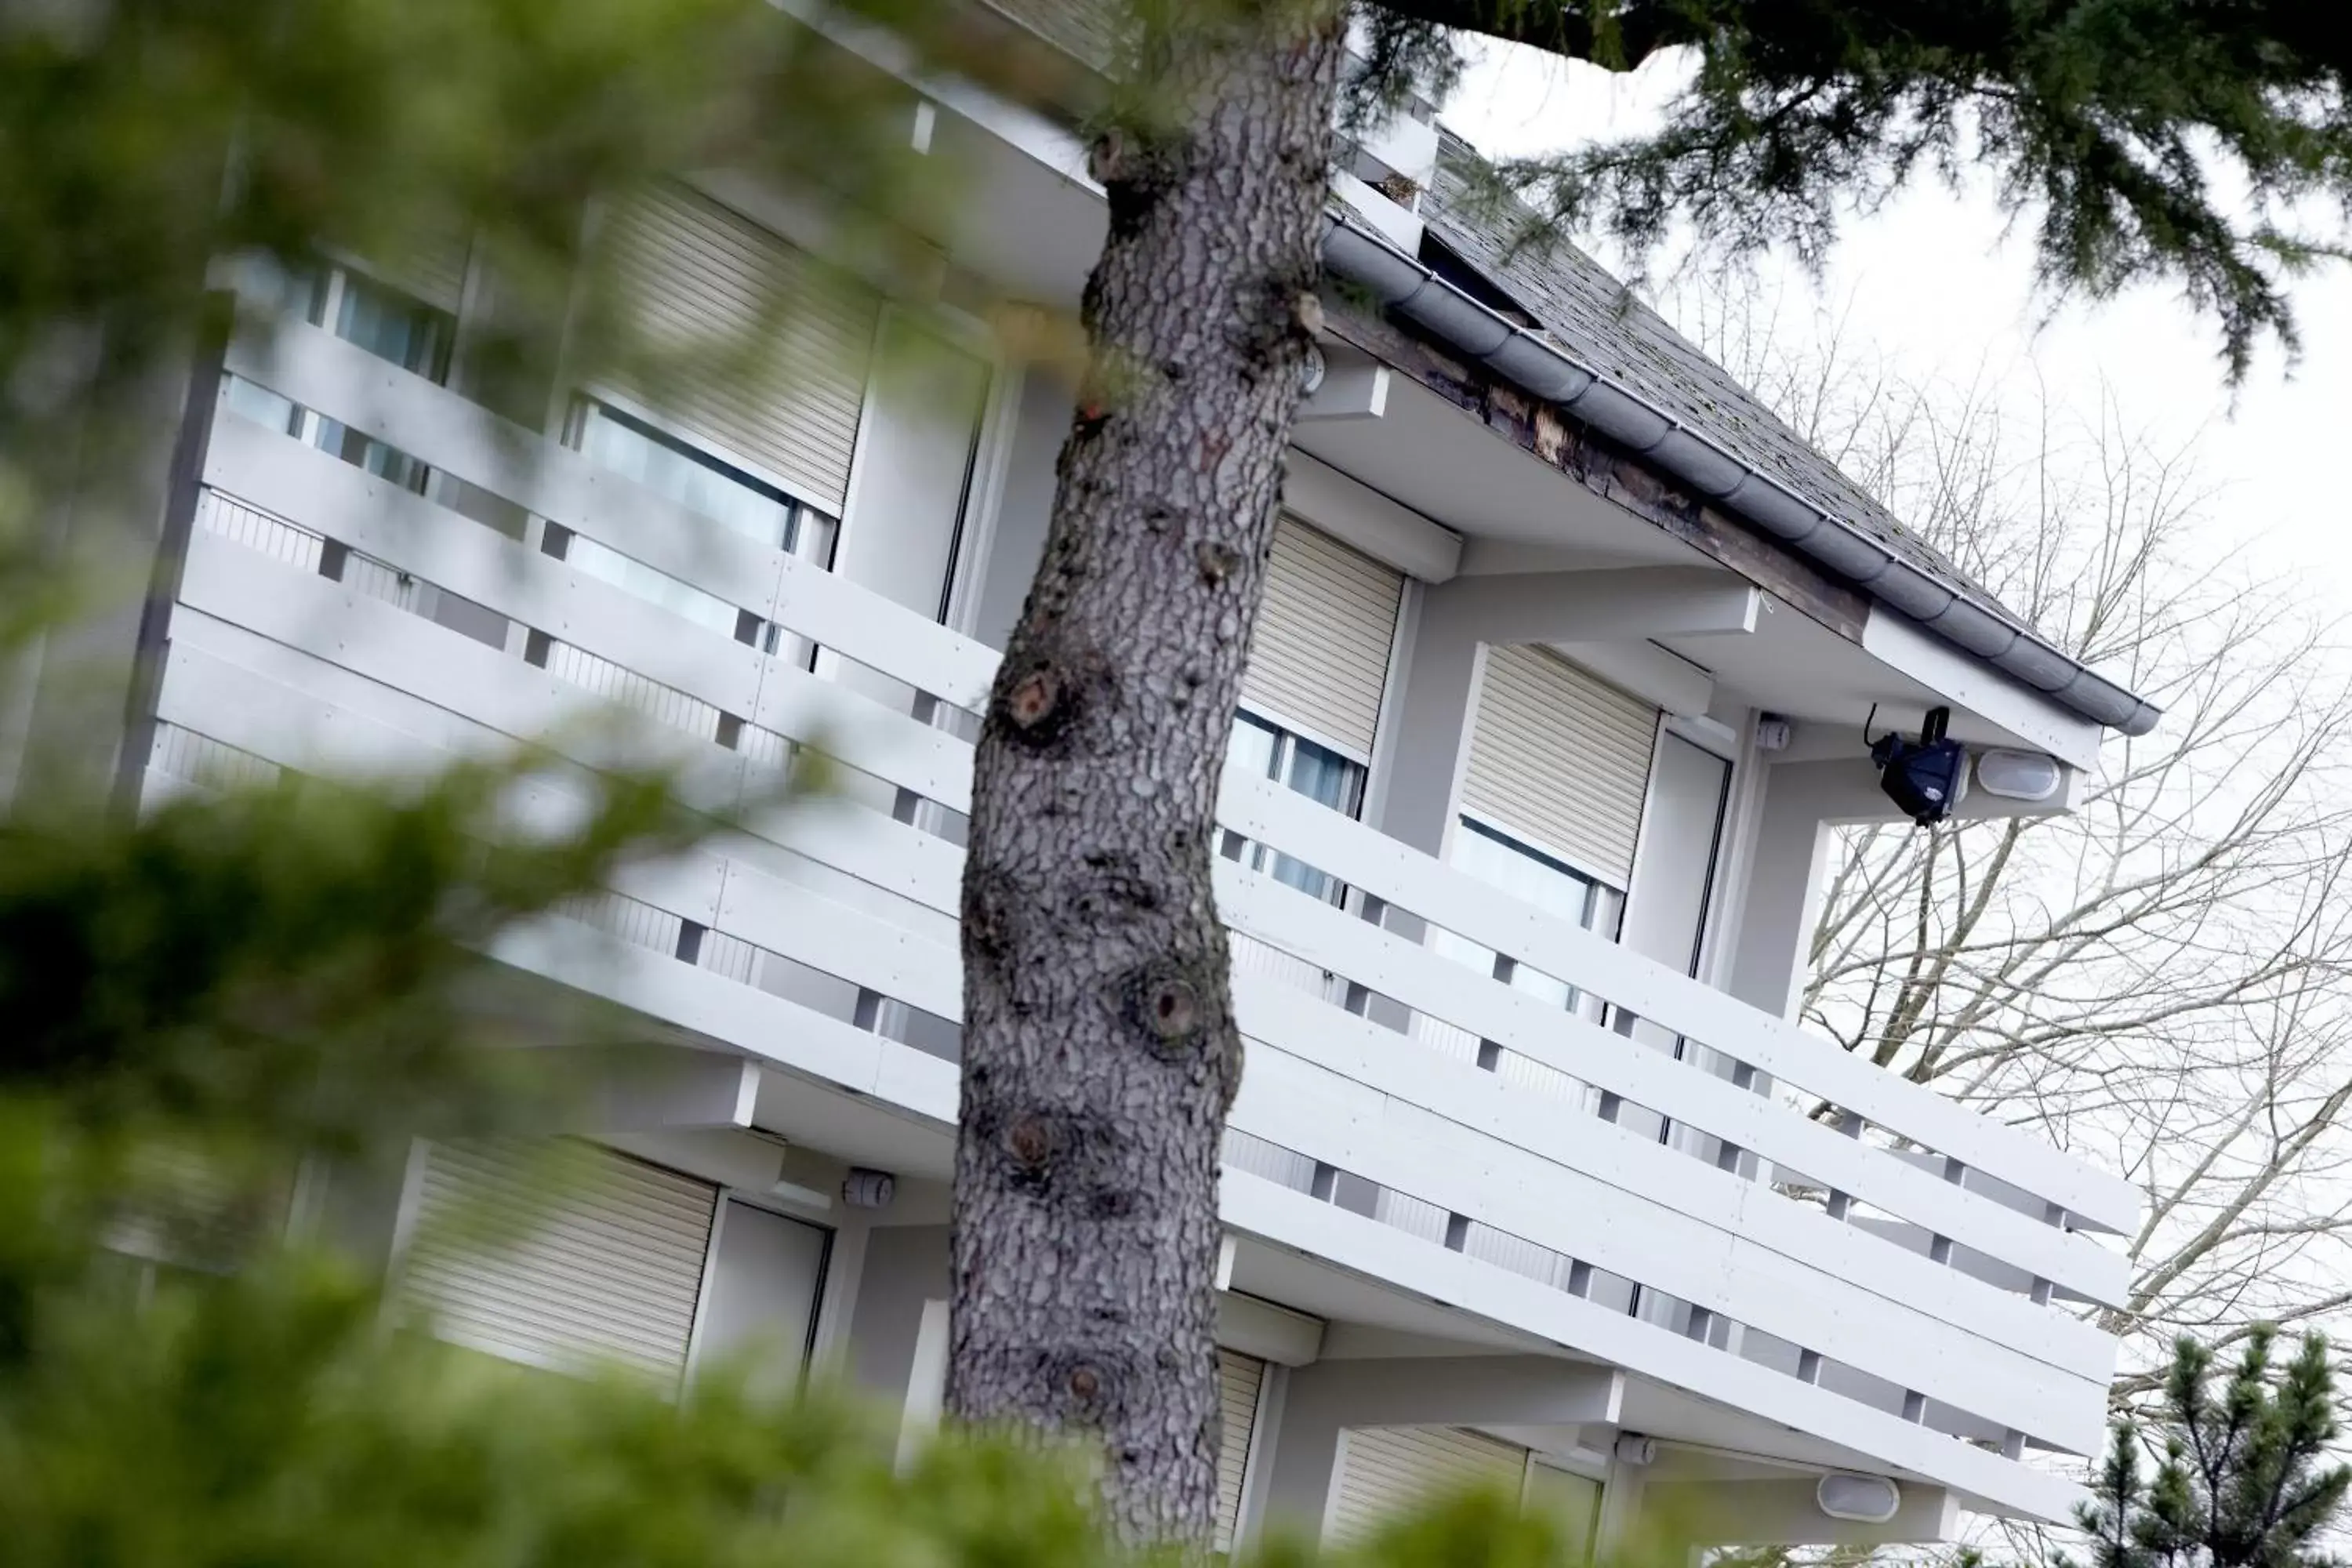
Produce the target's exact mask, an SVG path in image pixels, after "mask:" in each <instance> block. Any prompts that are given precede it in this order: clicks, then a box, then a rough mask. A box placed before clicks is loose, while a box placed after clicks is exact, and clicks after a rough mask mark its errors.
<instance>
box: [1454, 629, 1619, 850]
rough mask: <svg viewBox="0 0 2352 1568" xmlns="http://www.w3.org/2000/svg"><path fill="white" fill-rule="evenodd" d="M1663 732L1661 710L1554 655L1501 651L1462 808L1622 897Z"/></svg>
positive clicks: (1490, 663)
mask: <svg viewBox="0 0 2352 1568" xmlns="http://www.w3.org/2000/svg"><path fill="white" fill-rule="evenodd" d="M1657 731H1658V710H1657V709H1655V708H1654V707H1653V706H1651V705H1650V704H1649V703H1647V702H1644V701H1643V700H1641V699H1640V698H1638V697H1635V696H1633V695H1631V694H1630V693H1627V692H1624V691H1621V690H1619V689H1617V688H1616V687H1614V686H1612V685H1610V684H1609V683H1608V682H1607V681H1605V680H1603V679H1601V678H1600V677H1599V676H1597V675H1593V674H1591V673H1590V672H1589V671H1586V670H1583V669H1580V668H1577V667H1576V666H1575V665H1573V664H1570V662H1569V661H1568V660H1567V659H1564V658H1560V657H1559V655H1558V654H1556V653H1553V652H1551V651H1550V650H1549V648H1542V647H1531V646H1527V645H1513V646H1510V647H1497V648H1495V649H1493V650H1492V651H1491V652H1489V653H1488V654H1487V656H1486V681H1485V684H1484V685H1483V686H1481V687H1480V689H1479V695H1478V721H1477V723H1476V725H1475V727H1474V728H1473V730H1472V732H1471V739H1470V769H1469V777H1468V779H1467V781H1466V783H1465V785H1464V789H1463V802H1464V804H1465V805H1467V806H1468V807H1469V808H1470V809H1471V810H1472V811H1474V812H1476V813H1477V814H1478V815H1480V816H1485V817H1487V818H1490V819H1492V820H1493V821H1494V822H1495V824H1496V826H1500V827H1502V828H1503V829H1505V830H1506V831H1507V832H1511V833H1516V834H1522V835H1525V836H1526V837H1528V839H1530V840H1531V841H1533V843H1534V845H1535V846H1536V847H1538V848H1545V849H1549V850H1551V851H1552V852H1554V853H1556V854H1558V855H1560V856H1562V857H1563V858H1566V859H1567V860H1569V861H1570V863H1571V864H1572V865H1574V866H1575V867H1576V868H1578V869H1579V870H1581V871H1585V872H1588V873H1590V874H1591V875H1593V876H1596V877H1599V878H1600V879H1602V880H1603V881H1605V882H1607V883H1609V884H1610V885H1611V886H1612V887H1614V888H1615V889H1618V890H1619V891H1620V892H1622V891H1623V890H1624V889H1625V888H1626V885H1627V884H1628V883H1629V882H1630V881H1631V880H1632V879H1633V841H1634V839H1635V838H1636V837H1637V836H1638V835H1639V834H1640V832H1641V828H1642V801H1643V796H1644V795H1646V794H1647V793H1648V790H1649V785H1650V756H1651V748H1652V746H1653V744H1654V742H1655V741H1656V738H1657Z"/></svg>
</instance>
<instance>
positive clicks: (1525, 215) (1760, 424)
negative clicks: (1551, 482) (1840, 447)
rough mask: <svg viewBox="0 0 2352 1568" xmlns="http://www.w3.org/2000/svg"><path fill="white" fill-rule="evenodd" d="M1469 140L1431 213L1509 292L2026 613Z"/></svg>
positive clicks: (1710, 426)
mask: <svg viewBox="0 0 2352 1568" xmlns="http://www.w3.org/2000/svg"><path fill="white" fill-rule="evenodd" d="M1475 156H1476V154H1475V153H1472V152H1471V150H1470V148H1469V144H1468V143H1467V142H1464V141H1463V140H1462V139H1461V138H1460V137H1458V136H1456V135H1454V133H1452V132H1445V133H1444V139H1443V144H1442V149H1441V153H1440V161H1439V169H1438V178H1437V181H1436V183H1435V185H1434V186H1433V189H1431V190H1430V191H1429V192H1428V193H1427V195H1426V196H1425V198H1424V200H1423V204H1422V217H1423V220H1424V222H1425V223H1426V224H1427V226H1428V227H1429V229H1430V231H1431V233H1432V234H1433V235H1434V236H1435V237H1436V238H1437V239H1438V240H1439V241H1440V243H1442V244H1444V246H1446V247H1449V248H1451V249H1452V250H1453V251H1454V253H1455V254H1457V255H1458V256H1460V257H1461V258H1462V259H1463V260H1464V261H1465V262H1467V263H1468V264H1469V265H1470V266H1471V267H1472V268H1474V269H1475V271H1476V272H1477V273H1478V274H1479V275H1480V276H1481V277H1482V278H1483V279H1485V280H1486V282H1487V283H1488V284H1490V285H1491V286H1493V287H1494V288H1496V289H1499V290H1500V291H1501V292H1502V293H1504V294H1505V295H1507V296H1508V297H1509V298H1510V299H1511V300H1513V301H1514V302H1515V303H1517V305H1518V306H1519V307H1520V309H1521V310H1523V311H1524V312H1525V313H1526V314H1527V315H1528V318H1529V324H1530V325H1531V326H1534V327H1536V328H1538V329H1539V330H1540V331H1543V332H1544V333H1545V335H1547V336H1549V337H1550V338H1553V339H1555V340H1556V341H1557V342H1559V345H1560V346H1561V347H1562V348H1564V349H1566V350H1568V351H1569V352H1570V353H1572V354H1574V355H1575V356H1576V357H1577V358H1578V359H1580V360H1582V361H1583V362H1584V363H1587V364H1589V365H1591V367H1592V368H1593V369H1595V370H1597V371H1600V372H1601V374H1604V375H1606V376H1608V377H1610V378H1611V379H1612V380H1613V381H1616V382H1618V383H1620V384H1622V385H1623V386H1624V387H1625V388H1626V389H1627V390H1628V391H1630V392H1633V393H1634V394H1636V395H1639V396H1640V397H1642V398H1643V399H1644V400H1645V401H1647V402H1649V403H1650V404H1652V405H1654V406H1656V407H1657V408H1659V409H1662V410H1664V412H1666V413H1668V414H1671V415H1673V416H1675V417H1676V418H1678V419H1680V420H1682V421H1683V422H1684V423H1685V425H1686V426H1689V427H1690V428H1691V429H1692V430H1694V431H1696V432H1697V433H1699V434H1701V435H1704V436H1706V437H1710V438H1711V439H1713V440H1714V441H1715V442H1717V444H1718V445H1720V446H1721V447H1724V449H1725V450H1727V451H1728V452H1729V453H1731V455H1732V456H1734V457H1735V458H1739V459H1741V460H1742V461H1744V462H1747V463H1749V464H1751V465H1753V466H1754V467H1755V468H1758V469H1759V470H1760V471H1762V472H1764V473H1766V474H1768V475H1769V476H1771V477H1772V478H1774V479H1779V480H1780V482H1781V483H1782V484H1784V485H1786V486H1788V487H1789V488H1790V489H1793V490H1795V491H1797V492H1798V493H1799V494H1801V495H1802V496H1805V497H1806V498H1807V499H1809V500H1812V501H1813V502H1815V503H1816V504H1817V505H1819V506H1821V507H1822V509H1823V510H1827V511H1828V512H1829V513H1830V514H1831V515H1832V516H1833V517H1835V518H1837V519H1838V520H1839V521H1843V522H1844V523H1846V524H1847V525H1848V526H1850V527H1852V528H1853V529H1854V530H1856V531H1859V532H1862V533H1864V534H1867V535H1868V536H1870V537H1871V538H1873V539H1874V540H1877V541H1878V542H1881V543H1883V544H1885V546H1886V548H1887V549H1889V550H1890V551H1893V552H1897V553H1899V554H1900V555H1901V556H1902V557H1903V559H1905V560H1906V561H1908V562H1909V563H1911V564H1912V565H1914V566H1916V567H1917V568H1918V569H1919V570H1920V571H1921V572H1922V573H1924V574H1927V575H1928V576H1929V577H1932V578H1934V579H1935V580H1936V581H1937V582H1938V583H1940V584H1943V585H1944V586H1946V587H1948V588H1950V589H1951V590H1952V591H1954V592H1956V593H1959V594H1962V595H1966V596H1967V597H1969V598H1970V599H1972V600H1974V601H1975V602H1976V603H1978V604H1979V605H1982V606H1984V607H1985V608H1986V609H1988V610H1993V611H1998V612H1999V613H2000V615H2002V616H2004V617H2005V618H2007V619H2008V620H2009V621H2011V623H2012V624H2015V625H2019V626H2022V625H2023V624H2024V623H2023V622H2022V621H2021V620H2020V618H2019V617H2018V616H2016V615H2015V614H2014V613H2013V612H2011V611H2010V610H2008V609H2007V608H2006V607H2005V606H2003V605H2000V603H1999V601H1997V600H1996V599H1994V598H1993V596H1992V595H1991V594H1990V593H1989V592H1987V591H1986V589H1985V588H1984V587H1983V585H1982V584H1979V583H1976V582H1975V581H1973V580H1972V579H1970V578H1969V576H1968V574H1965V573H1963V572H1962V571H1961V570H1960V569H1959V568H1958V566H1955V565H1954V564H1953V563H1951V561H1950V560H1949V559H1948V558H1947V557H1946V556H1945V555H1944V554H1943V552H1940V551H1938V550H1937V549H1936V548H1934V547H1933V546H1932V545H1930V544H1928V543H1927V542H1926V541H1924V540H1922V539H1920V538H1919V537H1918V536H1917V535H1916V534H1914V533H1912V532H1911V531H1909V530H1908V529H1906V528H1905V527H1904V526H1903V524H1902V522H1901V521H1899V520H1898V519H1896V518H1895V515H1894V514H1893V513H1892V512H1890V511H1888V510H1886V508H1885V507H1884V506H1883V505H1881V504H1880V503H1879V502H1878V500H1877V499H1876V498H1874V496H1872V495H1871V494H1870V493H1869V492H1868V491H1867V490H1865V489H1863V488H1862V486H1860V485H1859V484H1857V483H1855V482H1854V481H1853V479H1849V478H1848V477H1847V476H1846V475H1845V474H1844V473H1843V472H1842V471H1840V470H1839V468H1838V467H1837V465H1836V464H1834V463H1832V462H1831V461H1830V460H1829V458H1825V457H1823V456H1822V454H1821V453H1819V452H1817V451H1815V450H1814V449H1813V448H1812V447H1811V446H1809V445H1807V444H1806V442H1805V440H1804V438H1803V437H1800V436H1799V435H1798V434H1797V433H1796V432H1795V431H1794V430H1792V429H1790V427H1789V426H1788V424H1787V423H1786V422H1785V421H1783V420H1782V419H1781V418H1780V416H1778V415H1776V414H1774V413H1773V412H1772V411H1771V410H1770V409H1769V408H1768V407H1766V406H1765V405H1764V404H1763V402H1762V401H1761V400H1760V399H1759V398H1758V397H1757V396H1756V395H1755V394H1754V393H1752V392H1750V391H1748V388H1747V387H1745V386H1743V385H1741V384H1739V383H1738V381H1737V380H1735V379H1733V377H1732V375H1731V373H1730V372H1728V371H1727V370H1725V369H1724V368H1723V367H1722V366H1721V365H1719V364H1717V363H1715V361H1714V360H1712V359H1710V358H1708V357H1707V355H1706V353H1705V352H1704V351H1702V350H1701V349H1700V348H1699V347H1698V346H1697V345H1696V343H1693V342H1691V341H1690V340H1689V339H1688V338H1685V337H1684V336H1683V335H1682V334H1681V333H1680V332H1677V331H1675V329H1674V328H1673V327H1671V326H1669V325H1667V324H1666V322H1665V321H1664V318H1663V317H1661V316H1660V315H1659V314H1658V313H1657V312H1656V311H1655V310H1651V309H1650V308H1649V307H1648V306H1647V305H1644V304H1643V303H1641V301H1639V300H1636V299H1634V298H1633V296H1632V295H1631V294H1630V293H1629V292H1628V291H1627V289H1626V288H1625V286H1624V285H1623V284H1622V283H1621V282H1620V281H1619V280H1618V279H1616V278H1615V277H1613V276H1612V275H1611V273H1610V272H1609V271H1608V269H1607V268H1603V267H1602V266H1601V264H1600V263H1599V262H1597V261H1595V260H1593V259H1592V258H1591V257H1589V256H1587V255H1585V254H1584V252H1583V251H1581V250H1580V249H1578V248H1577V247H1575V246H1574V245H1573V244H1571V243H1570V242H1569V241H1568V240H1567V239H1566V238H1564V237H1560V236H1559V234H1558V232H1557V230H1556V228H1554V227H1553V226H1549V225H1546V224H1545V223H1543V221H1542V220H1541V219H1540V218H1538V216H1536V215H1535V214H1534V213H1532V212H1530V211H1528V209H1527V208H1525V207H1514V206H1512V205H1507V204H1497V203H1496V202H1494V201H1493V200H1492V199H1490V198H1489V197H1488V195H1486V193H1485V192H1484V191H1481V190H1478V189H1475V187H1474V184H1473V182H1472V181H1470V180H1469V179H1467V178H1465V172H1466V171H1467V170H1468V169H1470V168H1472V167H1474V166H1475V165H1474V164H1472V163H1471V162H1470V160H1472V159H1475ZM1531 237H1533V238H1532V239H1531Z"/></svg>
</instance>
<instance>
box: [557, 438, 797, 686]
mask: <svg viewBox="0 0 2352 1568" xmlns="http://www.w3.org/2000/svg"><path fill="white" fill-rule="evenodd" d="M569 439H570V441H571V444H572V446H574V447H577V448H579V450H580V451H581V452H582V453H583V454H584V455H586V456H587V457H589V458H593V459H594V460H595V461H596V462H597V463H599V464H601V465H602V466H603V467H604V468H610V469H612V470H613V471H614V473H616V474H619V475H621V476H622V477H623V478H625V479H634V480H635V481H636V482H637V483H638V484H640V485H643V486H644V487H645V488H646V489H649V490H652V491H654V492H655V493H656V494H657V495H660V496H664V497H666V498H667V499H668V500H674V501H676V502H677V504H678V505H680V506H682V507H684V508H686V509H687V510H689V511H693V512H697V513H698V514H700V515H701V516H703V517H707V518H709V519H710V520H711V521H713V522H716V523H718V524H719V526H720V527H722V528H726V529H729V530H730V531H734V532H736V533H740V534H742V535H744V536H745V537H746V538H750V539H754V540H757V541H759V542H761V543H762V544H766V545H771V546H773V547H775V548H778V549H781V550H783V551H785V552H788V553H790V554H793V555H798V556H802V557H804V558H806V559H809V560H813V561H814V562H815V563H817V564H818V565H820V566H825V565H829V564H830V563H831V558H832V553H833V541H834V534H835V525H834V520H833V519H831V518H829V517H827V516H825V515H824V513H822V512H820V511H817V510H814V509H812V508H810V507H806V506H803V505H802V504H801V503H800V502H798V501H796V500H793V498H792V497H791V496H789V495H786V494H785V493H784V492H783V491H782V490H781V489H777V488H776V487H775V486H773V485H772V484H769V483H767V482H766V481H764V480H762V479H755V478H753V477H752V476H751V475H750V474H748V473H745V472H744V471H743V470H741V469H740V468H735V467H733V466H732V465H730V464H729V463H727V462H725V461H724V460H722V459H721V458H718V457H715V456H713V455H712V454H710V453H708V452H705V451H703V450H701V449H700V448H699V447H695V446H692V445H690V444H689V443H688V442H686V441H683V440H681V439H679V438H678V437H675V436H672V435H670V434H669V433H668V432H667V431H665V430H662V429H660V428H658V427H656V426H654V425H652V424H650V423H648V422H647V421H646V420H643V419H639V418H636V417H635V416H631V415H628V414H624V413H622V412H621V411H620V410H619V409H616V408H613V407H610V406H608V405H604V404H603V403H599V402H597V401H595V400H594V399H593V398H583V399H582V400H581V401H580V403H579V405H578V406H577V407H576V408H575V409H574V411H573V414H572V429H571V430H570V432H569ZM544 544H545V548H546V550H547V552H548V553H549V554H551V555H556V556H560V557H561V558H562V559H563V560H566V561H569V562H570V563H572V565H574V566H576V567H578V568H579V569H580V570H581V571H583V572H585V573H587V574H589V575H591V576H593V577H598V578H602V579H603V580H604V581H605V582H608V583H611V584H613V585H614V586H615V587H618V588H622V589H625V590H626V591H627V592H629V593H631V594H635V595H637V596H638V597H639V598H641V599H646V600H647V601H649V602H651V603H653V604H656V605H661V606H662V607H663V608H664V609H667V610H669V611H671V612H673V613H674V614H677V615H680V616H685V617H686V618H687V619H688V620H690V621H693V622H695V623H696V624H697V625H699V626H708V627H709V628H710V629H711V630H713V631H717V632H720V633H723V634H725V635H727V636H730V637H734V638H735V639H736V640H737V641H739V642H743V643H749V644H751V646H753V647H759V648H762V649H764V650H765V651H767V652H769V653H772V654H781V655H782V656H784V657H786V658H792V659H793V661H794V662H795V663H798V664H800V665H801V666H803V668H806V666H807V664H808V662H809V660H810V658H812V657H813V655H814V649H813V648H812V647H809V646H808V645H807V644H806V643H805V642H804V641H803V639H801V638H799V637H793V636H792V635H791V634H790V633H788V632H785V631H784V630H783V629H782V627H781V626H777V625H775V624H774V623H773V622H769V621H762V620H761V618H760V617H759V616H756V615H755V614H753V613H752V612H751V611H750V610H746V609H742V608H740V607H739V606H737V605H732V604H730V603H728V602H727V601H726V600H724V599H720V598H719V597H718V596H716V595H711V594H707V593H705V592H703V591H702V590H701V589H699V588H697V587H695V586H694V585H693V584H689V583H685V582H681V581H680V580H678V579H677V578H676V577H672V576H670V575H669V574H667V573H664V572H659V571H656V569H654V568H653V567H651V566H647V565H646V564H645V563H642V562H639V561H635V560H632V559H630V558H629V557H628V556H625V555H623V554H622V553H620V552H618V551H615V550H612V549H609V548H607V547H606V546H604V545H602V544H599V543H597V542H595V541H594V540H592V539H583V538H581V537H579V536H578V535H576V534H574V533H572V531H570V530H568V529H566V530H559V529H557V528H556V527H555V526H553V525H550V526H549V528H548V531H547V536H546V540H545V542H544Z"/></svg>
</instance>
